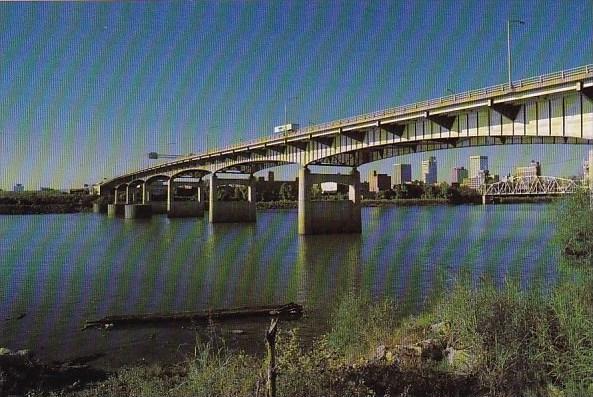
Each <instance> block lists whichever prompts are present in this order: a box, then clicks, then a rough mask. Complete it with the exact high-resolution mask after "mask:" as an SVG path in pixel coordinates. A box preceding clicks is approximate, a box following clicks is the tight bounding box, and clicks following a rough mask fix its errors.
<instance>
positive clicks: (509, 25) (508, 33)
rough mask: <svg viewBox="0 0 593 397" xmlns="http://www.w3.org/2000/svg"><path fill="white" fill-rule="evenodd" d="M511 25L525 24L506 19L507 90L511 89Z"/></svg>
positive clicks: (520, 21)
mask: <svg viewBox="0 0 593 397" xmlns="http://www.w3.org/2000/svg"><path fill="white" fill-rule="evenodd" d="M511 23H518V24H521V25H525V22H524V21H522V20H520V19H507V55H508V66H509V67H508V71H509V88H513V81H512V80H511V79H512V75H511Z"/></svg>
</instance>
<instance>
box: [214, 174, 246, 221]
mask: <svg viewBox="0 0 593 397" xmlns="http://www.w3.org/2000/svg"><path fill="white" fill-rule="evenodd" d="M220 185H243V186H247V201H219V200H218V199H217V194H216V193H217V192H216V190H217V189H216V188H217V187H218V186H220ZM208 219H209V221H210V223H223V222H255V221H256V204H255V178H254V177H253V176H250V177H249V179H219V178H218V177H217V176H216V175H215V174H211V175H210V202H209V209H208Z"/></svg>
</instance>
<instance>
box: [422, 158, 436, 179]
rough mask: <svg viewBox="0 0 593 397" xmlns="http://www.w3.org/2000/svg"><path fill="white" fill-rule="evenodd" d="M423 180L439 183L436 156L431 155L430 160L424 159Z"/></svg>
mask: <svg viewBox="0 0 593 397" xmlns="http://www.w3.org/2000/svg"><path fill="white" fill-rule="evenodd" d="M422 180H423V181H424V183H426V184H429V185H433V184H435V183H437V159H436V157H434V156H430V157H429V158H428V160H422Z"/></svg>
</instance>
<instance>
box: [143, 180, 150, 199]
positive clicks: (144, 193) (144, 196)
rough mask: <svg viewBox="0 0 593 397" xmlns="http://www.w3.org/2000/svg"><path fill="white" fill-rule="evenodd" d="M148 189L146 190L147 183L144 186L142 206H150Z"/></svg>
mask: <svg viewBox="0 0 593 397" xmlns="http://www.w3.org/2000/svg"><path fill="white" fill-rule="evenodd" d="M148 200H149V198H148V189H147V188H146V182H144V183H143V184H142V204H148Z"/></svg>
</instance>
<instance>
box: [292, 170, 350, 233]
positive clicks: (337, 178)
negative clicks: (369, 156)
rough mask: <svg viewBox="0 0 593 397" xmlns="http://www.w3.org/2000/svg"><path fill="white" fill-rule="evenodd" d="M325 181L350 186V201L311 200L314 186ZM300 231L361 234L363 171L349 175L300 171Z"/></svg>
mask: <svg viewBox="0 0 593 397" xmlns="http://www.w3.org/2000/svg"><path fill="white" fill-rule="evenodd" d="M323 182H336V183H339V184H344V185H348V186H349V189H348V200H340V201H312V200H311V187H312V186H313V185H314V184H318V183H323ZM298 207H299V209H298V211H299V214H298V228H299V234H337V233H361V232H362V218H361V205H360V173H359V172H358V170H356V169H354V170H352V173H351V174H350V175H332V174H312V173H311V171H309V169H308V168H306V167H304V168H301V169H300V170H299V203H298Z"/></svg>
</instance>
